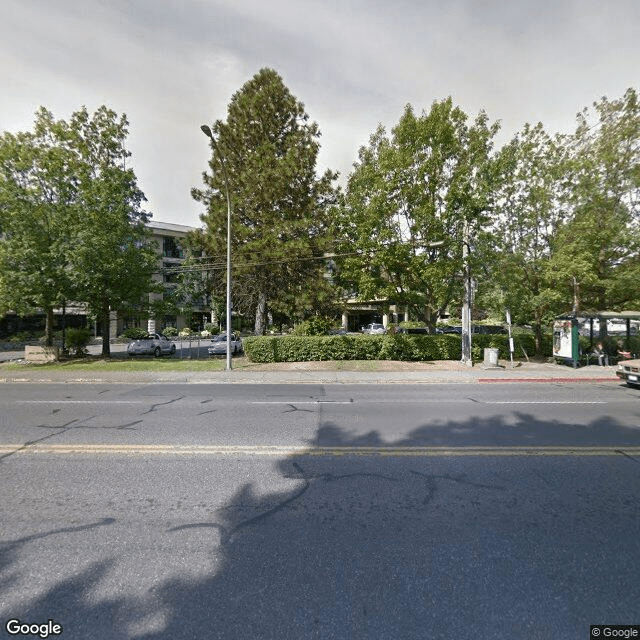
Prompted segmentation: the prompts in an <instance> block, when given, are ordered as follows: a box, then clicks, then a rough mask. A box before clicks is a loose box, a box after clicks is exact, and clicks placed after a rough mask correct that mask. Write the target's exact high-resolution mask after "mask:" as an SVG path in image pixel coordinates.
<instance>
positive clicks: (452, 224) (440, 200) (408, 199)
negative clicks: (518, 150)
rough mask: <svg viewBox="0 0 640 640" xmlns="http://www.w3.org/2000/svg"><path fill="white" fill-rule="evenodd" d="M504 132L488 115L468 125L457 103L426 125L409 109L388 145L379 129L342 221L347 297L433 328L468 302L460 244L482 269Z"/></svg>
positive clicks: (426, 119)
mask: <svg viewBox="0 0 640 640" xmlns="http://www.w3.org/2000/svg"><path fill="white" fill-rule="evenodd" d="M497 130H498V126H497V124H490V123H489V122H488V119H487V116H486V114H484V113H480V114H479V115H478V116H477V117H476V118H475V120H474V121H473V122H471V123H469V122H468V118H467V115H466V114H465V113H464V112H463V111H462V110H461V109H460V108H459V107H455V106H454V105H453V102H452V100H451V98H448V99H446V100H443V101H440V102H434V103H433V105H432V106H431V109H430V111H429V112H423V113H422V114H421V115H420V116H417V115H416V114H415V113H414V110H413V109H412V107H411V106H407V107H406V109H405V111H404V114H403V115H402V117H401V119H400V121H399V123H398V124H397V126H396V127H395V128H394V129H393V130H392V134H391V136H388V135H387V133H386V131H385V130H384V128H383V127H379V128H378V129H377V131H376V132H375V133H374V134H373V135H372V136H371V139H370V142H369V145H368V146H367V147H363V148H361V149H360V152H359V160H358V162H357V163H356V164H355V168H354V171H353V172H352V174H351V175H350V176H349V180H348V186H347V190H346V195H345V206H344V207H342V209H341V211H340V212H339V214H338V215H337V216H336V221H335V237H336V253H337V254H338V256H340V258H339V265H338V266H339V269H338V275H337V278H338V281H339V282H340V283H341V284H342V286H343V287H344V288H345V290H346V291H351V292H354V293H357V295H358V297H359V298H361V299H369V300H371V299H384V300H388V301H389V302H391V303H396V304H402V305H406V306H408V307H409V308H411V309H412V310H413V314H414V315H418V317H420V318H422V319H423V320H424V322H426V323H427V324H428V325H430V326H432V327H433V326H434V325H435V322H436V321H437V319H438V318H439V317H441V316H442V315H443V314H444V313H445V311H446V309H447V307H449V305H450V304H452V303H453V302H458V301H459V300H460V299H461V297H462V278H461V275H462V271H463V242H469V243H470V244H472V245H473V249H474V251H473V252H472V253H473V255H474V256H475V258H474V259H476V260H478V259H479V257H480V254H481V251H482V247H483V246H484V245H483V234H482V227H483V225H484V224H485V222H486V214H487V212H488V211H489V210H490V207H491V192H492V188H493V187H492V180H493V177H492V176H493V168H492V162H491V150H492V144H493V137H494V135H495V133H496V132H497ZM478 261H479V260H478Z"/></svg>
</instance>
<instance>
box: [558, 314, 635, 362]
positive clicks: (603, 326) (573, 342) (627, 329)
mask: <svg viewBox="0 0 640 640" xmlns="http://www.w3.org/2000/svg"><path fill="white" fill-rule="evenodd" d="M596 322H597V325H596ZM638 322H640V311H593V312H589V313H584V314H578V315H574V314H569V315H564V316H558V317H557V318H556V319H555V321H554V323H553V357H554V358H558V359H561V360H564V361H565V362H567V363H570V364H573V366H574V367H577V366H578V362H579V360H580V355H581V353H580V343H579V336H580V330H581V328H582V329H583V331H584V330H587V329H588V336H589V350H591V349H593V343H594V340H595V338H596V337H597V339H599V340H602V339H604V338H607V337H608V336H609V335H613V333H611V334H610V333H609V332H608V323H615V324H616V325H618V326H619V327H623V330H622V332H620V331H616V335H624V341H623V344H624V346H625V348H627V349H628V348H629V343H630V340H631V336H632V335H637V334H638V327H637V324H638ZM596 327H597V328H596Z"/></svg>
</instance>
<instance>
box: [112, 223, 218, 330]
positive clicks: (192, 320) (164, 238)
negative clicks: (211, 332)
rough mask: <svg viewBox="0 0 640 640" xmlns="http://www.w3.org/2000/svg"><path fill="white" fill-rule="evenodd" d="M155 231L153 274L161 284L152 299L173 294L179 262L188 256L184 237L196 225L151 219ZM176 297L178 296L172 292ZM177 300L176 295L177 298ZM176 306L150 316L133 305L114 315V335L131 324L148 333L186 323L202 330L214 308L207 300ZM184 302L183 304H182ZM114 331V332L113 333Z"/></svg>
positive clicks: (151, 300)
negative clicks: (155, 251) (155, 263)
mask: <svg viewBox="0 0 640 640" xmlns="http://www.w3.org/2000/svg"><path fill="white" fill-rule="evenodd" d="M147 227H148V228H149V229H150V231H151V233H152V235H151V240H152V242H155V244H156V246H157V247H158V269H157V271H156V273H155V274H154V280H155V281H156V282H158V283H161V284H162V288H163V291H162V292H161V293H150V294H149V300H150V302H158V301H161V300H163V299H166V298H167V297H169V296H171V294H172V293H173V292H174V290H175V288H176V286H177V283H178V280H179V269H178V267H180V265H181V264H182V262H183V261H184V260H185V258H186V253H185V249H184V246H183V245H184V239H185V238H186V237H187V235H188V234H189V232H190V231H194V230H195V227H188V226H186V225H183V224H174V223H172V222H156V221H151V222H149V223H148V224H147ZM171 297H173V298H175V296H171ZM174 302H176V301H175V299H174ZM177 302H178V304H177V305H175V307H174V309H172V310H170V311H168V312H166V313H162V314H161V315H159V316H158V317H152V318H149V317H147V315H145V314H142V313H136V310H135V309H132V310H131V311H130V312H129V313H123V314H119V315H118V317H114V318H112V327H111V334H112V337H115V335H119V334H120V333H122V332H123V331H124V330H125V329H128V328H129V327H141V328H144V329H147V331H149V333H155V332H156V331H157V332H161V331H163V330H164V329H166V328H167V327H175V328H177V329H178V330H180V329H183V328H184V327H187V326H188V327H189V328H190V329H194V330H200V329H202V328H203V326H204V324H205V323H207V322H209V321H210V314H211V309H210V306H209V305H207V300H206V299H204V298H202V299H199V300H182V301H180V300H178V301H177ZM181 303H182V304H181ZM114 334H115V335H114Z"/></svg>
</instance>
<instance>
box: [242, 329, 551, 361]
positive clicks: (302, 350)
mask: <svg viewBox="0 0 640 640" xmlns="http://www.w3.org/2000/svg"><path fill="white" fill-rule="evenodd" d="M514 342H515V347H516V353H515V354H514V355H515V356H516V357H521V356H522V349H524V351H525V352H526V353H527V355H533V353H534V339H533V335H522V336H517V337H516V338H514ZM490 347H493V348H497V349H498V350H499V355H500V358H502V359H507V358H509V337H508V336H505V335H500V334H495V335H482V334H480V335H474V336H473V340H472V358H473V359H474V360H476V361H481V360H483V359H484V349H485V348H490ZM521 348H522V349H521ZM244 351H245V354H246V355H247V357H248V358H249V359H250V360H251V361H252V362H306V361H311V360H407V361H424V360H427V361H430V360H459V359H460V358H461V356H462V353H461V340H460V336H459V335H455V334H424V335H413V334H403V333H398V334H385V335H337V336H249V337H247V338H245V340H244ZM547 353H548V354H549V355H550V354H551V350H550V344H549V351H548V352H547Z"/></svg>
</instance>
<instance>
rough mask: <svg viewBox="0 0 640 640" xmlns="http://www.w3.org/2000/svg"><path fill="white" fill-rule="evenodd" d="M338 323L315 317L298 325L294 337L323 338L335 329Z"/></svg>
mask: <svg viewBox="0 0 640 640" xmlns="http://www.w3.org/2000/svg"><path fill="white" fill-rule="evenodd" d="M335 324H336V321H335V320H334V319H333V318H324V317H322V316H314V317H313V318H309V319H308V320H305V321H304V322H300V323H299V324H297V325H296V326H295V327H294V328H293V331H292V334H293V335H294V336H323V335H326V334H327V333H329V331H330V330H331V329H334V328H335Z"/></svg>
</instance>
